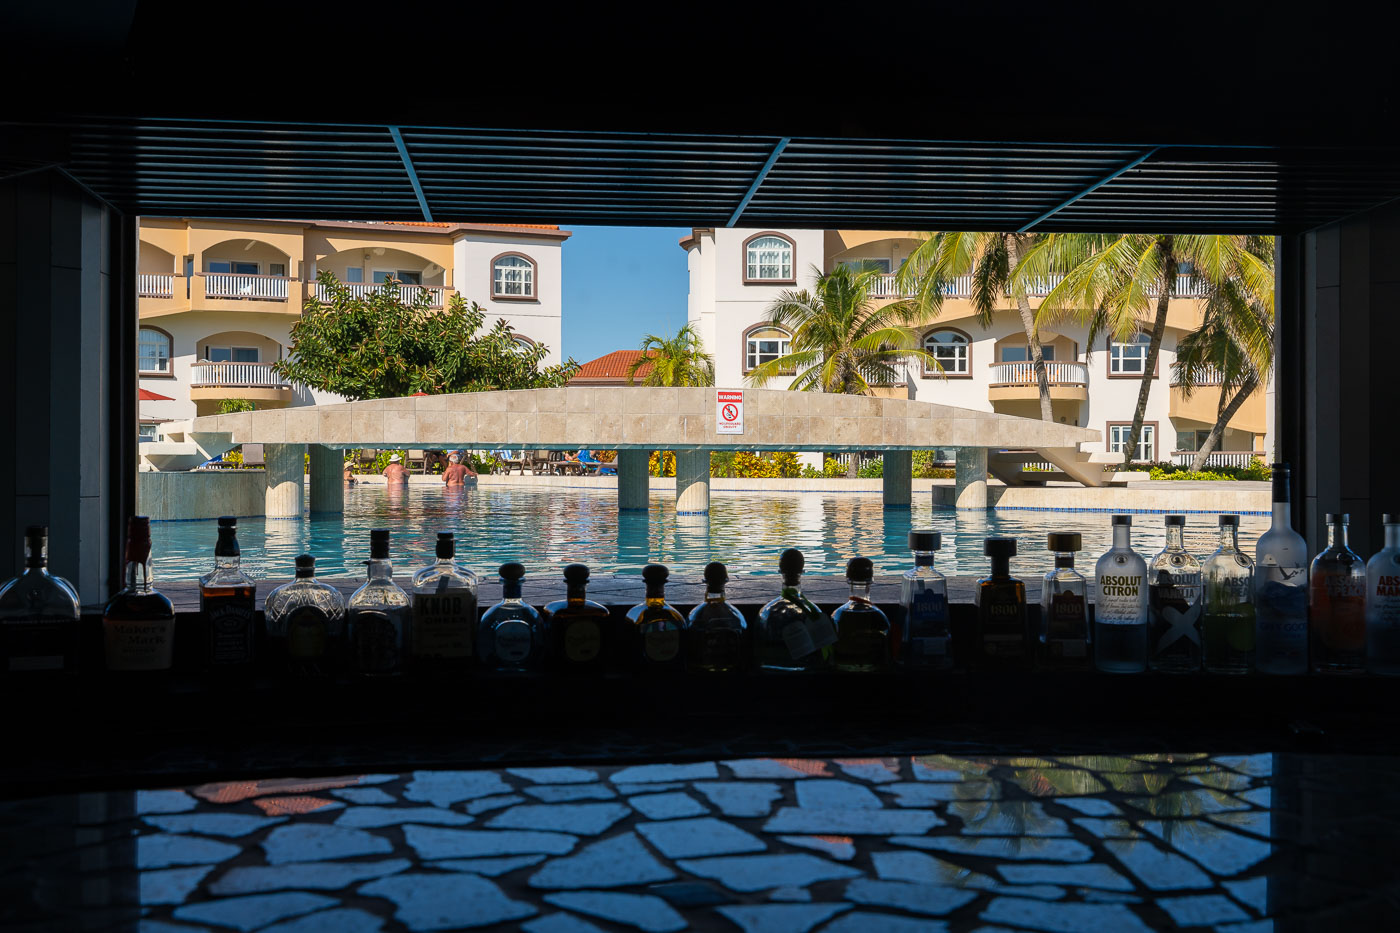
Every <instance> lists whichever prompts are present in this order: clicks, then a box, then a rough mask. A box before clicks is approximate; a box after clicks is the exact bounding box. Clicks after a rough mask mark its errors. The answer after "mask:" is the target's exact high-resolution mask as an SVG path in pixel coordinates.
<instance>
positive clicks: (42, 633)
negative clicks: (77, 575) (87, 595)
mask: <svg viewBox="0 0 1400 933" xmlns="http://www.w3.org/2000/svg"><path fill="white" fill-rule="evenodd" d="M48 563H49V530H48V529H47V528H44V527H42V526H40V525H33V526H30V527H29V528H26V529H25V531H24V571H23V572H22V573H21V574H20V575H19V576H17V577H13V578H11V579H10V580H9V581H8V582H6V583H5V585H4V586H3V587H0V647H3V652H4V653H3V655H2V656H0V657H3V664H4V667H3V668H2V669H0V676H3V675H4V674H7V673H8V674H13V673H18V672H21V671H26V672H27V671H73V670H75V669H76V668H77V666H78V594H77V593H76V592H75V591H74V590H73V586H72V584H70V583H69V582H68V581H67V580H65V579H63V578H62V577H56V576H54V575H53V574H51V573H49V571H48V569H47V568H48Z"/></svg>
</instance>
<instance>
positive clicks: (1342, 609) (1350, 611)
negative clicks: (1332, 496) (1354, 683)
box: [1308, 512, 1366, 674]
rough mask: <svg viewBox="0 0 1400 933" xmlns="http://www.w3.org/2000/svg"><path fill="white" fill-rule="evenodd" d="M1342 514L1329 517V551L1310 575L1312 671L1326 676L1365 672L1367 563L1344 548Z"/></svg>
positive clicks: (1316, 561)
mask: <svg viewBox="0 0 1400 933" xmlns="http://www.w3.org/2000/svg"><path fill="white" fill-rule="evenodd" d="M1348 520H1349V516H1348V515H1347V514H1346V513H1345V512H1337V513H1328V515H1327V549H1326V550H1325V551H1323V552H1322V553H1321V554H1319V555H1317V557H1316V558H1314V559H1313V562H1312V569H1311V570H1310V571H1309V574H1308V578H1309V580H1310V589H1311V593H1310V597H1309V600H1308V614H1309V616H1310V617H1311V622H1310V631H1311V635H1312V638H1311V645H1310V653H1311V655H1312V667H1313V670H1314V671H1317V672H1319V673H1325V674H1357V673H1360V672H1361V671H1363V670H1365V669H1366V563H1365V561H1363V560H1362V559H1361V558H1360V557H1358V556H1357V554H1356V552H1355V551H1353V550H1352V549H1351V548H1350V547H1349V546H1348V545H1347V522H1348Z"/></svg>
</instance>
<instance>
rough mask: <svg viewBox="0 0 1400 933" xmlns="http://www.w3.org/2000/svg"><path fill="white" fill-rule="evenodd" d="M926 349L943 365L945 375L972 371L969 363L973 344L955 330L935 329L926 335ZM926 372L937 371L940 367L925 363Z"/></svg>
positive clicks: (961, 374) (967, 373)
mask: <svg viewBox="0 0 1400 933" xmlns="http://www.w3.org/2000/svg"><path fill="white" fill-rule="evenodd" d="M924 349H925V350H926V351H928V353H929V355H930V356H932V357H933V358H934V359H936V360H937V361H938V362H939V363H940V364H941V365H942V366H943V374H944V375H947V376H966V375H969V374H970V373H971V371H972V370H971V368H970V365H969V359H970V357H969V352H970V350H971V344H969V343H968V340H967V338H966V337H964V336H963V335H962V334H960V333H958V332H957V331H955V330H936V331H933V332H932V333H930V334H929V335H928V336H926V337H924ZM924 372H927V373H937V372H938V369H937V367H935V366H932V365H930V364H928V363H925V364H924Z"/></svg>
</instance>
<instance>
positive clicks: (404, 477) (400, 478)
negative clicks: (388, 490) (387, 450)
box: [384, 454, 408, 485]
mask: <svg viewBox="0 0 1400 933" xmlns="http://www.w3.org/2000/svg"><path fill="white" fill-rule="evenodd" d="M384 481H385V482H386V483H389V484H390V485H399V484H403V485H407V484H408V471H407V470H405V469H404V468H403V458H402V457H400V456H399V455H398V454H393V455H392V456H390V457H389V464H388V466H386V467H384Z"/></svg>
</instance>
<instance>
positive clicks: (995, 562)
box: [975, 538, 1030, 667]
mask: <svg viewBox="0 0 1400 933" xmlns="http://www.w3.org/2000/svg"><path fill="white" fill-rule="evenodd" d="M982 553H983V554H984V555H986V556H987V557H989V558H991V561H992V572H991V575H990V576H986V577H983V578H982V579H981V580H978V581H977V591H976V597H975V601H976V603H977V629H978V636H977V637H978V639H979V640H980V643H981V644H980V648H981V653H982V660H983V661H984V662H985V663H986V664H987V665H989V666H991V667H1028V666H1029V665H1030V646H1029V644H1028V641H1029V639H1028V638H1027V634H1028V633H1027V631H1026V584H1024V583H1022V582H1021V581H1020V580H1017V579H1016V578H1015V577H1013V576H1012V575H1011V558H1013V557H1015V556H1016V539H1015V538H987V539H986V540H985V541H983V542H982Z"/></svg>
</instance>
